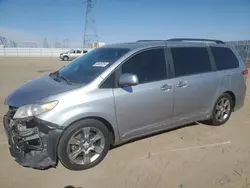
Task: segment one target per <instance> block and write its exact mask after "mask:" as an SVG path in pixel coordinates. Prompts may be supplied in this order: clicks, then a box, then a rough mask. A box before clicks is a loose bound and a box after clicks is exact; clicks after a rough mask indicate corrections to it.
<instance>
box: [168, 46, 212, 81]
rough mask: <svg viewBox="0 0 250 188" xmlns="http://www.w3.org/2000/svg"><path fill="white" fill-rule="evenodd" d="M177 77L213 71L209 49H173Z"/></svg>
mask: <svg viewBox="0 0 250 188" xmlns="http://www.w3.org/2000/svg"><path fill="white" fill-rule="evenodd" d="M171 52H172V56H173V61H174V69H175V76H176V77H178V76H187V75H192V74H199V73H205V72H210V71H211V65H210V60H209V56H208V52H207V48H204V47H203V48H201V47H181V48H177V47H176V48H171Z"/></svg>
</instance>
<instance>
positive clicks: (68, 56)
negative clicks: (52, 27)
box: [60, 49, 88, 61]
mask: <svg viewBox="0 0 250 188" xmlns="http://www.w3.org/2000/svg"><path fill="white" fill-rule="evenodd" d="M87 52H88V51H87V50H74V49H72V50H70V51H68V52H65V53H61V54H60V59H62V60H63V61H69V60H73V59H76V58H78V57H80V56H82V55H83V54H86V53H87Z"/></svg>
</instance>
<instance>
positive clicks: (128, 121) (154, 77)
mask: <svg viewBox="0 0 250 188" xmlns="http://www.w3.org/2000/svg"><path fill="white" fill-rule="evenodd" d="M118 71H119V72H120V74H124V73H131V74H135V75H137V77H138V80H139V83H138V85H135V86H129V87H118V88H115V89H114V98H115V105H116V116H117V124H118V128H119V133H120V136H121V138H122V139H125V138H131V137H135V136H139V135H144V134H147V133H151V132H154V131H157V130H160V129H164V128H166V127H167V126H170V125H171V117H172V113H173V106H174V90H173V83H171V81H170V80H168V79H167V76H168V75H167V68H166V59H165V50H164V48H154V49H149V50H145V51H142V52H139V53H137V54H136V55H134V56H132V57H131V58H130V59H128V60H127V61H126V62H124V63H123V64H122V66H121V67H120V68H119V69H118Z"/></svg>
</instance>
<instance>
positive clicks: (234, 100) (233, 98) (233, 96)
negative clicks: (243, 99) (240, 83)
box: [224, 91, 236, 108]
mask: <svg viewBox="0 0 250 188" xmlns="http://www.w3.org/2000/svg"><path fill="white" fill-rule="evenodd" d="M224 93H227V94H229V95H230V96H231V97H232V100H233V108H234V107H235V104H236V97H235V94H234V93H233V92H232V91H225V92H224Z"/></svg>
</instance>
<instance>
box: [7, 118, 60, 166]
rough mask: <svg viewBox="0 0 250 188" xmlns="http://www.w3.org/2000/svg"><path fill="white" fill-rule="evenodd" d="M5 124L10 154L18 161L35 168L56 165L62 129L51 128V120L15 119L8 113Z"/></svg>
mask: <svg viewBox="0 0 250 188" xmlns="http://www.w3.org/2000/svg"><path fill="white" fill-rule="evenodd" d="M3 124H4V128H5V132H6V135H7V137H8V143H9V151H10V154H11V156H12V157H14V158H15V160H16V162H18V163H19V164H20V165H22V166H24V167H30V168H35V169H47V168H49V167H53V166H54V167H55V166H56V164H57V154H56V148H57V143H58V140H59V138H60V136H61V134H62V130H60V129H57V128H49V126H50V123H49V122H45V121H42V120H39V119H36V118H33V119H29V120H28V119H26V120H13V119H11V118H10V117H9V116H8V114H7V115H5V116H4V119H3Z"/></svg>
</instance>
